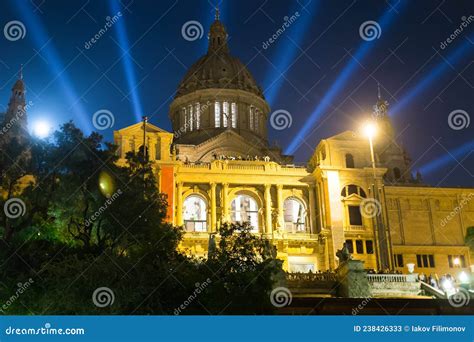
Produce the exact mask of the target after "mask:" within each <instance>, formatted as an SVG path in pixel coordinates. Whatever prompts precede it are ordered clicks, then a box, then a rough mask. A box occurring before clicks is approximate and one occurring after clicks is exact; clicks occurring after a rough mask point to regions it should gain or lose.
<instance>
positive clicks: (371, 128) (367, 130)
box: [364, 122, 377, 139]
mask: <svg viewBox="0 0 474 342" xmlns="http://www.w3.org/2000/svg"><path fill="white" fill-rule="evenodd" d="M376 133H377V126H376V125H375V123H373V122H369V123H367V124H366V125H365V126H364V134H365V135H366V136H367V137H368V138H369V139H372V138H373V137H374V136H375V134H376Z"/></svg>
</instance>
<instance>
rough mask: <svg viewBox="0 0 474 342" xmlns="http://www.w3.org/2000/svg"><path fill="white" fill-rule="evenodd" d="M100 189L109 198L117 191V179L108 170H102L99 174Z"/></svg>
mask: <svg viewBox="0 0 474 342" xmlns="http://www.w3.org/2000/svg"><path fill="white" fill-rule="evenodd" d="M99 190H100V192H101V193H102V195H104V196H105V197H107V198H110V197H112V195H113V194H114V193H115V180H114V178H113V177H112V176H111V175H110V174H109V173H108V172H107V171H101V172H100V174H99Z"/></svg>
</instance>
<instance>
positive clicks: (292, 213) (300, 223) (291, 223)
mask: <svg viewBox="0 0 474 342" xmlns="http://www.w3.org/2000/svg"><path fill="white" fill-rule="evenodd" d="M283 210H284V211H283V216H284V219H285V231H287V232H289V233H300V232H305V231H306V210H305V208H304V205H303V202H301V201H300V200H298V199H296V198H294V197H290V198H287V199H286V200H285V202H283Z"/></svg>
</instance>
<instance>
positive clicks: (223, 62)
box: [176, 18, 263, 98]
mask: <svg viewBox="0 0 474 342" xmlns="http://www.w3.org/2000/svg"><path fill="white" fill-rule="evenodd" d="M211 88H217V89H237V90H244V91H248V92H250V93H253V94H255V95H257V96H259V97H261V98H263V93H262V90H261V89H260V87H259V86H258V85H257V83H256V82H255V79H254V78H253V76H252V74H251V73H250V72H249V70H248V69H247V67H246V66H245V65H244V64H243V63H242V62H241V61H240V60H239V59H238V58H236V57H234V56H232V55H231V54H230V52H229V48H228V45H227V32H226V29H225V26H224V24H222V22H221V21H220V20H218V18H216V20H215V21H214V23H213V24H212V25H211V28H210V30H209V48H208V51H207V53H206V54H205V55H204V56H202V57H201V58H200V59H199V60H198V61H197V62H196V63H194V64H193V65H192V66H191V67H190V68H189V70H188V72H187V73H186V75H185V76H184V78H183V80H182V81H181V83H180V84H179V86H178V90H177V93H176V97H180V96H183V95H186V94H189V93H192V92H194V91H197V90H202V89H211Z"/></svg>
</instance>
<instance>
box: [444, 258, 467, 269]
mask: <svg viewBox="0 0 474 342" xmlns="http://www.w3.org/2000/svg"><path fill="white" fill-rule="evenodd" d="M448 264H449V267H450V268H456V267H461V268H465V267H466V259H465V258H464V255H448Z"/></svg>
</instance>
